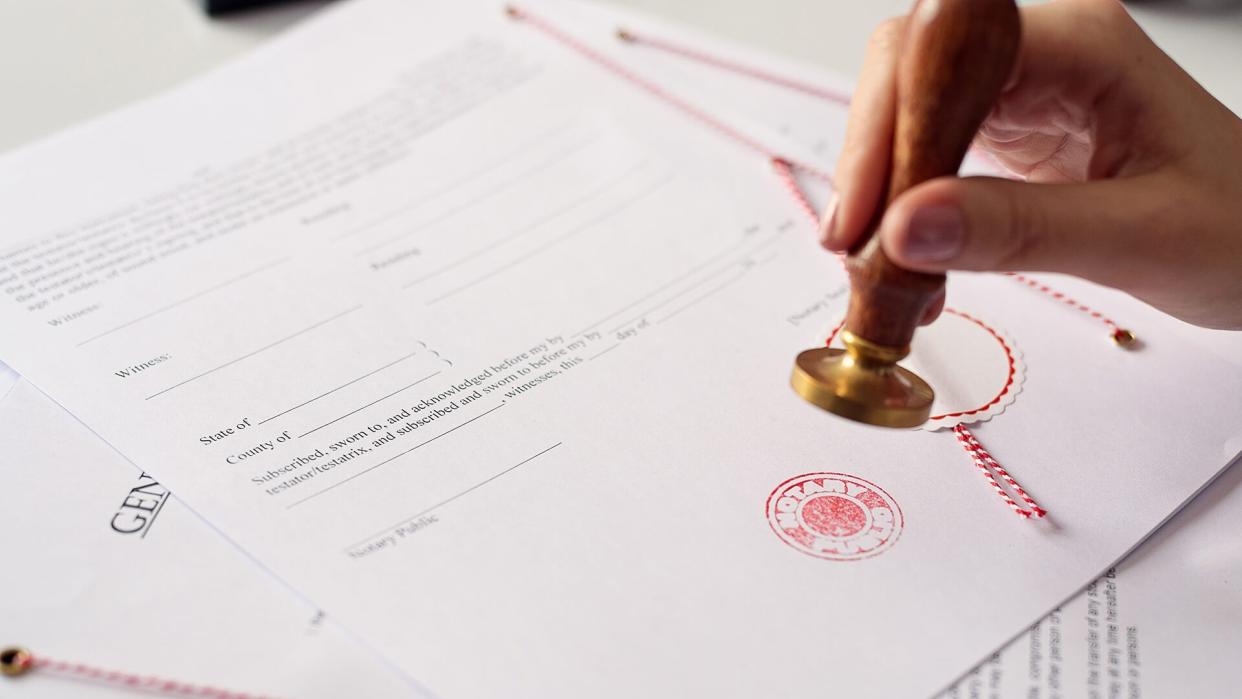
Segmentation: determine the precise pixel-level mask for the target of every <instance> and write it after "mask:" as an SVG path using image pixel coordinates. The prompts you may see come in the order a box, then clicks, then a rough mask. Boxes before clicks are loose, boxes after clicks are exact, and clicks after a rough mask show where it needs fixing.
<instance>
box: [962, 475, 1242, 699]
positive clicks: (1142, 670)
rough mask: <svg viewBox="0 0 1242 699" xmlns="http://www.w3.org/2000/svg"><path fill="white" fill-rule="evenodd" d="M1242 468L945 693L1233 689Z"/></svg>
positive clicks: (1241, 611)
mask: <svg viewBox="0 0 1242 699" xmlns="http://www.w3.org/2000/svg"><path fill="white" fill-rule="evenodd" d="M1239 528H1242V469H1239V468H1237V467H1236V466H1235V467H1233V468H1231V469H1230V470H1228V471H1226V472H1225V473H1224V474H1223V475H1222V476H1221V477H1220V478H1219V479H1217V481H1216V482H1215V483H1213V484H1212V485H1211V486H1210V487H1209V488H1208V489H1207V490H1205V491H1204V492H1203V493H1202V494H1201V495H1199V496H1198V497H1197V498H1196V499H1195V500H1194V502H1192V503H1191V504H1190V505H1189V506H1187V507H1186V509H1185V510H1183V511H1182V512H1180V513H1178V515H1177V516H1176V517H1175V518H1174V519H1173V520H1172V521H1171V522H1169V523H1168V524H1167V525H1165V526H1164V527H1163V528H1161V529H1160V531H1159V532H1157V533H1156V534H1155V535H1154V536H1153V537H1152V538H1151V539H1150V540H1149V541H1147V542H1145V543H1144V544H1143V546H1142V547H1141V548H1139V549H1138V550H1137V551H1135V552H1134V553H1132V554H1131V555H1130V556H1128V557H1127V558H1126V559H1125V560H1124V561H1122V562H1121V564H1120V565H1119V566H1117V569H1116V570H1113V571H1109V573H1108V574H1107V575H1105V576H1104V577H1103V578H1101V579H1099V580H1097V581H1095V582H1094V583H1092V584H1091V586H1090V587H1089V588H1088V589H1087V590H1086V591H1084V592H1083V593H1082V594H1081V595H1078V596H1077V597H1075V598H1074V599H1073V600H1072V601H1070V602H1068V603H1066V604H1065V605H1062V606H1061V607H1060V608H1059V609H1057V610H1056V612H1054V613H1053V614H1051V615H1049V616H1048V617H1045V618H1044V619H1042V620H1041V621H1040V622H1039V623H1038V624H1036V625H1035V626H1033V627H1032V628H1031V629H1030V631H1028V632H1027V633H1025V634H1023V635H1022V636H1021V637H1019V638H1018V639H1017V640H1015V641H1014V642H1013V643H1011V644H1010V645H1008V646H1007V647H1006V648H1005V649H1004V650H1003V651H1001V652H1000V653H997V654H996V655H995V656H994V657H993V658H991V659H990V660H989V661H988V662H986V663H984V664H982V665H980V666H979V667H978V668H976V669H974V670H972V671H971V673H970V674H969V675H968V676H967V677H966V678H964V679H963V680H962V681H961V682H959V683H958V684H957V685H955V686H954V687H953V688H952V689H951V690H949V691H948V692H946V693H945V695H944V696H945V697H946V698H948V697H973V696H995V697H1019V696H1021V697H1035V698H1039V697H1048V698H1049V699H1056V698H1057V697H1092V698H1094V697H1110V696H1127V697H1137V696H1148V697H1179V696H1184V697H1226V696H1231V695H1232V694H1234V693H1235V692H1236V689H1237V683H1238V667H1237V662H1236V659H1237V658H1238V657H1239V655H1240V654H1242V633H1239V632H1238V629H1239V628H1242V600H1240V598H1239V595H1238V590H1237V581H1238V580H1239V579H1242V550H1240V549H1239V547H1238V544H1237V538H1236V536H1235V534H1236V532H1238V531H1239Z"/></svg>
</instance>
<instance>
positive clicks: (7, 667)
mask: <svg viewBox="0 0 1242 699" xmlns="http://www.w3.org/2000/svg"><path fill="white" fill-rule="evenodd" d="M33 659H34V658H33V656H32V655H30V651H28V650H26V649H25V648H22V647H21V646H10V647H8V648H5V649H3V650H0V675H4V676H5V677H17V676H18V675H24V674H26V671H28V670H29V669H30V666H31V665H32V664H33V663H32V662H31V661H32V660H33Z"/></svg>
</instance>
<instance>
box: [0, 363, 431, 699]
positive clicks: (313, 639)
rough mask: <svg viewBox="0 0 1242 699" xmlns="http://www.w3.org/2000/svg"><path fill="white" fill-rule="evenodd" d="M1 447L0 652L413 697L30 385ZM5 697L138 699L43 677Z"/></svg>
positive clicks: (220, 679)
mask: <svg viewBox="0 0 1242 699" xmlns="http://www.w3.org/2000/svg"><path fill="white" fill-rule="evenodd" d="M7 372H8V370H7V368H6V367H4V365H0V375H4V374H6V373H7ZM3 391H4V389H3V388H2V387H0V393H3ZM0 445H3V449H4V457H5V458H4V460H3V467H2V468H0V478H3V480H4V484H5V485H4V488H0V510H2V511H3V512H4V527H5V539H4V540H5V551H4V568H3V570H4V573H3V575H2V576H0V581H2V583H3V590H4V595H3V597H2V598H0V644H2V645H5V646H7V645H23V646H25V647H27V648H29V649H31V651H33V652H34V653H35V654H36V655H44V656H46V657H49V658H55V659H58V660H65V661H71V662H80V663H84V664H87V665H92V666H95V667H101V668H104V669H107V670H116V671H120V672H128V673H132V674H138V675H141V676H144V677H145V676H157V677H161V678H164V679H171V680H176V681H178V682H183V683H191V684H198V685H206V686H213V687H218V688H223V689H228V690H232V691H235V692H238V693H242V692H245V693H248V694H250V695H252V696H258V695H263V696H272V697H324V698H327V697H342V696H358V697H377V698H382V697H408V696H412V695H414V694H415V693H416V692H417V691H418V689H417V688H418V685H417V684H416V683H415V682H413V681H411V680H410V679H409V678H405V677H402V676H401V675H400V674H399V673H397V672H396V671H395V670H393V669H392V668H390V667H389V666H388V665H387V664H385V663H384V662H382V661H381V660H380V659H379V658H378V657H377V656H376V655H375V654H374V653H373V652H371V651H368V650H367V649H366V648H365V647H362V646H360V645H359V644H358V643H357V642H356V641H354V640H352V639H350V638H349V637H347V636H346V635H345V634H344V633H342V632H341V631H340V630H339V629H338V628H337V627H336V626H335V624H333V623H331V621H330V620H329V619H327V618H326V617H325V616H324V614H323V613H322V612H320V611H318V610H316V609H315V608H314V607H313V606H311V605H310V604H308V603H307V602H305V601H302V600H300V599H299V598H297V597H296V596H295V595H294V594H293V593H292V592H291V591H290V590H289V589H288V588H287V587H285V586H284V585H282V584H280V583H279V582H278V581H277V580H275V579H274V578H272V577H271V576H270V575H267V574H265V573H263V572H262V571H261V570H260V568H259V567H258V566H256V565H255V563H254V562H253V561H251V560H250V559H249V558H247V557H246V556H245V555H244V554H242V553H241V552H240V551H238V550H237V549H235V548H234V547H232V546H231V545H230V544H229V543H228V541H227V540H225V539H224V538H223V537H221V536H220V535H219V534H218V533H217V532H215V531H214V530H212V529H211V528H210V527H209V526H207V525H206V524H205V523H203V522H201V521H200V520H199V519H198V518H197V517H195V516H194V514H193V513H192V512H190V511H189V510H187V509H185V507H184V506H183V505H182V504H181V503H180V502H178V501H177V500H176V498H174V497H172V495H171V494H170V493H169V492H168V490H167V489H165V488H163V487H162V486H161V485H160V484H159V483H157V482H155V481H154V480H152V479H151V478H150V477H149V476H145V475H144V474H142V473H141V472H140V471H138V470H136V469H135V468H134V467H133V465H132V464H130V463H128V462H127V461H126V460H125V459H124V458H122V457H121V456H120V455H118V454H117V453H116V452H115V451H113V450H112V449H111V448H109V447H108V445H107V444H105V443H103V442H102V441H100V440H99V438H98V437H96V436H95V435H94V434H93V433H91V431H90V430H88V429H86V428H85V427H84V426H82V425H81V424H80V423H79V422H78V421H77V420H75V419H74V418H73V416H72V415H70V414H69V413H67V412H65V411H64V410H62V409H61V408H60V407H59V406H58V405H56V404H55V403H53V402H52V401H50V400H48V399H47V398H46V397H45V396H44V395H43V394H42V393H40V392H39V391H38V390H37V389H35V388H34V387H33V386H31V385H30V384H29V383H26V382H20V383H18V385H16V386H14V387H13V390H12V391H11V392H10V393H9V394H8V397H7V398H0ZM0 691H2V692H3V693H4V696H6V697H66V696H80V697H94V698H98V699H106V698H107V697H116V696H134V692H133V691H132V690H125V689H123V688H118V687H116V686H115V685H107V684H93V683H87V684H83V683H82V681H81V680H79V679H74V678H67V677H65V676H61V675H57V674H55V673H47V672H39V671H36V672H33V673H31V674H28V675H26V676H23V677H21V678H16V679H10V678H0ZM142 696H149V695H148V694H146V693H142Z"/></svg>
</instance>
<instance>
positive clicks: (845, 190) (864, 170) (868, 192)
mask: <svg viewBox="0 0 1242 699" xmlns="http://www.w3.org/2000/svg"><path fill="white" fill-rule="evenodd" d="M905 25H906V20H905V18H904V17H894V18H892V19H889V20H886V21H885V22H884V23H883V24H881V25H880V26H879V27H877V28H876V30H875V32H874V33H873V34H872V35H871V41H870V42H869V43H868V46H867V56H866V58H865V60H864V62H863V68H862V72H861V73H860V74H859V76H858V86H857V88H856V89H855V91H854V96H853V98H852V99H851V100H850V117H849V123H848V125H847V126H846V128H845V143H844V145H843V146H842V149H841V155H840V157H839V158H838V159H837V168H836V171H835V172H834V173H833V179H834V181H835V182H836V188H837V191H836V193H835V194H834V195H833V203H832V204H831V205H829V207H828V211H827V212H826V216H825V220H824V222H823V228H822V230H821V233H820V236H821V242H822V243H823V245H824V247H826V248H828V249H829V250H832V251H834V252H844V251H846V250H849V249H850V248H852V247H853V246H854V245H855V244H856V243H857V242H858V241H859V239H860V238H861V237H862V235H863V233H864V232H865V231H866V228H867V225H868V224H869V223H870V222H871V219H872V217H873V216H874V214H875V211H876V208H877V207H878V206H879V205H880V204H881V201H880V199H881V197H883V196H884V186H885V181H886V180H887V177H888V167H889V158H890V155H891V152H892V138H893V126H894V122H895V121H896V110H897V53H898V48H899V46H900V43H901V37H902V34H903V33H904V31H905Z"/></svg>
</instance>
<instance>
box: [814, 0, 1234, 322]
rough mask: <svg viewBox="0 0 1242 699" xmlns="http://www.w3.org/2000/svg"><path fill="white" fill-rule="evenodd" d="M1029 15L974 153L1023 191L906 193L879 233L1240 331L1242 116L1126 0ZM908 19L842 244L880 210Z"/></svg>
mask: <svg viewBox="0 0 1242 699" xmlns="http://www.w3.org/2000/svg"><path fill="white" fill-rule="evenodd" d="M1021 12H1022V46H1021V49H1020V52H1019V56H1018V60H1017V67H1016V68H1015V71H1014V74H1013V76H1012V77H1011V78H1010V80H1009V82H1008V84H1007V85H1006V87H1005V89H1004V91H1003V92H1002V94H1001V97H1000V100H999V102H998V103H997V104H996V106H995V107H994V108H993V110H992V113H991V114H990V115H989V116H988V118H987V120H986V121H985V122H984V125H983V127H982V128H981V129H980V131H979V136H978V138H977V143H978V144H979V145H981V146H982V147H983V148H985V149H986V150H988V151H989V152H990V153H992V155H993V156H995V158H996V159H997V160H999V161H1000V162H1001V163H1002V164H1003V165H1004V166H1005V167H1007V168H1008V169H1010V170H1012V171H1013V172H1015V173H1017V174H1019V175H1021V176H1023V177H1025V179H1026V181H1025V182H1015V181H1011V180H1005V179H997V178H986V177H968V178H956V177H946V178H941V179H936V180H932V181H929V182H926V183H924V184H922V185H919V186H918V187H915V188H913V189H911V190H909V191H907V192H906V193H904V194H902V195H901V196H900V197H898V198H897V199H896V200H895V201H894V202H893V203H892V204H891V205H889V207H888V209H887V211H886V213H885V214H884V218H883V220H882V222H881V224H880V227H879V230H878V232H877V234H878V235H879V236H880V239H881V243H882V244H883V247H884V250H885V252H887V253H888V255H889V256H890V257H891V258H892V259H893V260H894V261H895V262H897V263H898V264H900V265H902V266H905V267H908V268H911V269H917V270H927V271H942V270H949V269H965V270H997V271H1002V270H1004V271H1008V270H1012V271H1017V270H1039V271H1049V272H1065V273H1069V274H1074V275H1077V276H1080V277H1083V278H1086V279H1090V280H1092V281H1096V282H1099V283H1101V284H1107V285H1109V286H1113V287H1116V288H1118V289H1122V290H1124V291H1127V292H1129V293H1131V294H1133V295H1134V296H1136V297H1138V298H1140V299H1143V300H1144V301H1146V302H1148V303H1150V304H1151V305H1153V306H1155V307H1157V308H1159V309H1161V310H1163V311H1165V312H1167V313H1170V314H1172V315H1174V316H1177V317H1179V318H1181V319H1183V320H1186V321H1189V322H1191V323H1196V324H1199V325H1203V326H1207V327H1216V328H1233V329H1242V119H1239V118H1238V117H1237V116H1235V115H1234V114H1233V113H1232V112H1230V111H1229V110H1228V109H1226V108H1225V107H1224V105H1222V104H1221V103H1220V102H1218V101H1216V99H1214V98H1213V97H1212V96H1211V95H1209V94H1208V93H1207V92H1206V91H1205V90H1204V89H1203V88H1202V87H1200V86H1199V85H1198V83H1196V82H1195V81H1194V80H1193V79H1192V78H1191V77H1190V76H1189V75H1187V74H1186V72H1185V71H1183V70H1182V69H1181V68H1180V67H1179V66H1178V65H1177V64H1176V63H1174V62H1173V60H1172V59H1170V58H1169V57H1168V56H1167V55H1165V53H1164V52H1163V51H1161V50H1160V49H1159V48H1158V47H1157V46H1156V45H1155V44H1154V43H1152V41H1151V40H1150V39H1149V38H1148V37H1147V36H1146V34H1144V33H1143V31H1142V30H1141V29H1140V28H1139V27H1138V25H1137V24H1135V23H1134V20H1133V19H1131V18H1130V16H1129V15H1128V14H1127V13H1126V11H1125V9H1124V8H1122V6H1121V5H1120V4H1119V3H1118V2H1115V1H1114V0H1060V1H1058V2H1052V3H1050V4H1045V5H1039V6H1035V7H1024V8H1022V10H1021ZM903 26H904V22H903V20H902V19H894V20H890V21H888V22H887V23H885V24H884V25H882V26H881V27H880V28H879V29H878V30H877V31H876V33H875V35H874V36H873V38H872V42H871V47H870V49H869V51H868V55H867V59H866V63H865V65H864V68H863V71H862V75H861V77H860V80H859V85H858V89H857V91H856V92H855V96H854V99H853V102H852V104H851V107H850V123H849V128H848V129H847V133H846V142H845V147H844V150H843V151H842V154H841V157H840V161H839V163H838V165H837V170H836V182H837V186H838V190H839V196H838V197H834V202H833V204H832V205H831V206H830V207H829V211H828V214H827V216H826V217H825V221H824V226H823V242H824V246H825V247H827V248H828V249H830V250H834V251H845V250H848V249H850V248H851V247H852V246H853V245H854V244H855V243H856V242H857V241H858V240H859V238H860V237H862V236H863V234H864V233H865V232H866V231H865V229H866V226H867V223H868V221H870V220H871V217H872V213H873V212H874V211H875V208H876V207H877V206H882V205H883V201H882V199H883V197H884V195H885V192H884V191H883V190H884V187H885V185H886V182H885V177H886V171H887V168H888V164H889V158H890V155H891V154H890V142H891V138H892V130H893V122H894V110H895V107H896V94H895V74H894V73H895V68H896V57H897V54H898V52H900V51H901V37H902V29H903Z"/></svg>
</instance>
